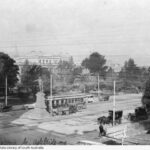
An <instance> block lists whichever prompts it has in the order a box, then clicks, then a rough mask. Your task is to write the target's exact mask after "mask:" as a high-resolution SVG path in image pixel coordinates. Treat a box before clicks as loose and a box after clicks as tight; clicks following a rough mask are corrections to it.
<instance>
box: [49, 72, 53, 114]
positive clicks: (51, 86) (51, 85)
mask: <svg viewBox="0 0 150 150" xmlns="http://www.w3.org/2000/svg"><path fill="white" fill-rule="evenodd" d="M52 82H53V75H52V72H50V110H51V115H53V106H52V104H53V103H52V101H53V93H52V92H53V91H52V90H53V83H52Z"/></svg>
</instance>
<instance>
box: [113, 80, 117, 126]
mask: <svg viewBox="0 0 150 150" xmlns="http://www.w3.org/2000/svg"><path fill="white" fill-rule="evenodd" d="M113 84H114V97H113V126H114V125H115V111H116V81H115V80H114V83H113Z"/></svg>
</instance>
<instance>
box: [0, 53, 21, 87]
mask: <svg viewBox="0 0 150 150" xmlns="http://www.w3.org/2000/svg"><path fill="white" fill-rule="evenodd" d="M18 74H19V67H18V66H17V65H16V64H15V60H14V59H12V58H11V57H10V56H9V55H7V54H5V53H2V52H0V83H1V87H3V88H4V87H5V78H6V76H7V82H8V83H7V84H8V87H10V88H11V87H14V86H15V85H16V83H17V81H18V78H17V75H18Z"/></svg>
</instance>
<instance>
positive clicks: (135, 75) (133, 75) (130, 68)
mask: <svg viewBox="0 0 150 150" xmlns="http://www.w3.org/2000/svg"><path fill="white" fill-rule="evenodd" d="M140 74H141V72H140V68H139V67H137V65H136V64H135V63H134V60H133V59H131V58H130V59H129V60H128V61H126V62H125V64H124V66H123V68H122V69H121V71H120V73H119V75H120V77H121V78H125V79H126V80H132V81H133V80H134V81H135V80H137V79H139V77H140Z"/></svg>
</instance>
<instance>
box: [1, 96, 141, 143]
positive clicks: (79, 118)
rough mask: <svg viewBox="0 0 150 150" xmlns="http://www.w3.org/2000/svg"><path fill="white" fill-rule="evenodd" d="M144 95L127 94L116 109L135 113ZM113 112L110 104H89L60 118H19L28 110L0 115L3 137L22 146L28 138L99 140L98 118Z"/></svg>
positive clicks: (70, 141) (70, 140)
mask: <svg viewBox="0 0 150 150" xmlns="http://www.w3.org/2000/svg"><path fill="white" fill-rule="evenodd" d="M140 101H141V95H126V96H124V97H123V96H120V97H118V99H117V98H116V109H123V110H125V112H126V113H127V112H129V111H132V110H133V109H134V108H135V107H137V106H140V105H141V102H140ZM110 109H112V100H111V99H110V102H101V103H93V104H88V107H87V109H86V110H83V111H82V112H78V113H76V114H73V115H68V116H57V117H53V118H50V119H47V120H38V121H35V120H29V119H20V115H21V114H23V113H25V112H26V111H13V112H9V113H4V114H0V118H1V120H0V136H2V137H7V138H8V139H11V140H12V139H14V140H16V141H17V142H18V144H20V142H21V141H23V139H24V138H25V137H28V138H29V139H31V140H33V139H35V138H38V137H45V136H47V137H54V138H56V139H58V140H66V141H68V142H69V143H73V144H74V143H76V142H77V141H79V140H83V139H84V140H92V141H99V140H100V139H99V138H97V135H98V131H97V128H98V125H97V122H96V119H97V117H99V116H102V115H104V114H107V112H108V110H110Z"/></svg>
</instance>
